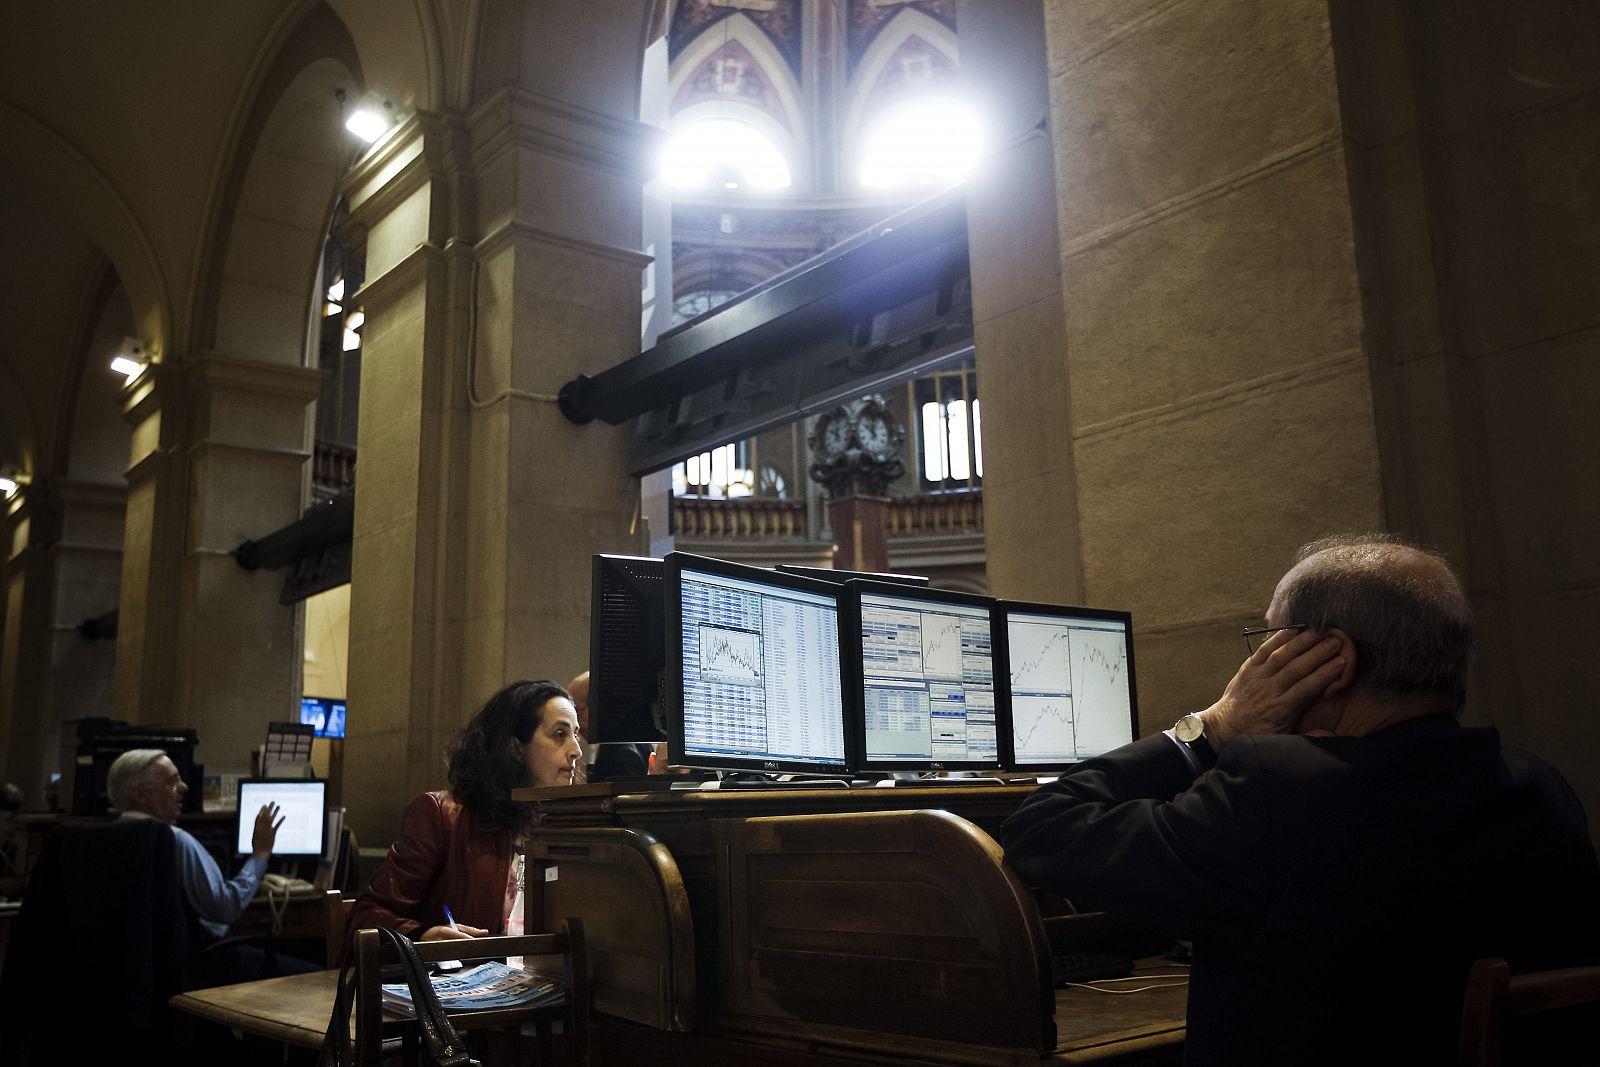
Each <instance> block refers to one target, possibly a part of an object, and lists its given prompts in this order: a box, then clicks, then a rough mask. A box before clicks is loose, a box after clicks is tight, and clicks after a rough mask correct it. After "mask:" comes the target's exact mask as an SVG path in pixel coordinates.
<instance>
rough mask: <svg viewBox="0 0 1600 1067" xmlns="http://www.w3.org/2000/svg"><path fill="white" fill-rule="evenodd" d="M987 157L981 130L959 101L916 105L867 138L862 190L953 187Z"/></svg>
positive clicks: (893, 113) (885, 120) (890, 116)
mask: <svg viewBox="0 0 1600 1067" xmlns="http://www.w3.org/2000/svg"><path fill="white" fill-rule="evenodd" d="M982 152H983V130H982V128H981V126H980V124H979V122H978V117H977V115H976V114H974V113H973V111H972V109H971V108H969V107H968V106H967V105H965V104H963V103H961V102H960V101H959V100H952V99H948V98H938V97H936V98H933V99H923V100H914V101H910V102H908V103H905V104H902V105H900V106H899V107H896V108H894V109H892V110H890V111H889V112H888V113H887V114H885V115H884V116H883V117H882V118H880V119H879V120H878V121H877V122H875V123H874V124H873V125H872V127H871V129H870V130H869V131H868V133H867V137H866V155H865V157H864V159H863V161H862V164H861V184H862V185H865V186H867V187H868V188H873V189H896V188H901V187H904V186H909V185H941V186H942V185H950V184H952V183H954V182H958V181H960V180H961V179H963V178H965V177H966V176H967V174H968V173H970V172H971V170H972V168H973V167H974V166H976V165H977V162H978V159H979V157H980V156H981V154H982Z"/></svg>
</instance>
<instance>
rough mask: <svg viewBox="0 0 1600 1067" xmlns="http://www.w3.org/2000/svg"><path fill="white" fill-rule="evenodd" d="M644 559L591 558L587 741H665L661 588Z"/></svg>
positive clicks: (651, 562) (660, 577) (658, 570)
mask: <svg viewBox="0 0 1600 1067" xmlns="http://www.w3.org/2000/svg"><path fill="white" fill-rule="evenodd" d="M665 574H666V567H665V565H664V564H662V562H661V561H660V560H659V559H655V558H652V557H650V556H616V555H597V556H595V557H594V572H593V587H592V594H593V595H592V598H591V600H590V606H589V730H588V736H587V737H585V738H584V740H586V741H592V742H594V743H596V744H615V743H619V742H620V743H627V742H641V741H665V740H666V739H667V733H666V727H665V719H664V717H663V715H662V707H661V702H662V699H663V692H662V690H663V686H664V683H663V681H662V676H661V671H662V665H663V662H664V660H665V657H666V645H667V636H666V622H665V617H664V615H663V612H662V586H663V581H664V576H665Z"/></svg>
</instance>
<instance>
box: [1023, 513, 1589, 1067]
mask: <svg viewBox="0 0 1600 1067" xmlns="http://www.w3.org/2000/svg"><path fill="white" fill-rule="evenodd" d="M1266 623H1267V625H1266V626H1265V627H1262V628H1258V629H1254V630H1250V631H1247V632H1246V633H1247V638H1249V637H1255V638H1258V639H1264V640H1262V641H1261V644H1260V645H1259V646H1257V645H1255V644H1254V643H1253V642H1252V643H1251V652H1250V655H1249V657H1248V658H1247V659H1246V660H1245V661H1244V663H1243V664H1242V665H1241V666H1240V667H1239V670H1238V672H1237V673H1236V674H1235V675H1234V677H1233V679H1232V681H1230V682H1229V683H1228V685H1227V687H1226V688H1225V689H1224V691H1223V693H1222V695H1221V697H1219V698H1218V699H1217V701H1216V702H1215V703H1213V704H1212V705H1211V706H1210V707H1208V708H1205V709H1204V710H1202V711H1198V712H1195V713H1191V714H1188V715H1185V716H1183V717H1182V718H1180V719H1179V720H1178V721H1177V722H1176V723H1174V724H1173V726H1172V728H1171V729H1169V730H1166V731H1163V732H1161V733H1158V734H1155V735H1152V736H1150V737H1146V738H1144V739H1142V740H1139V741H1135V742H1134V743H1133V744H1131V745H1127V746H1124V747H1123V748H1121V749H1118V750H1116V751H1115V752H1111V753H1108V754H1106V755H1105V756H1102V757H1100V758H1098V759H1094V760H1090V761H1087V762H1085V763H1083V764H1081V765H1080V766H1078V767H1076V768H1074V769H1073V770H1071V771H1070V772H1068V773H1066V774H1063V775H1062V776H1061V778H1060V779H1059V780H1058V781H1056V782H1054V783H1052V784H1050V785H1046V786H1043V787H1042V788H1040V789H1039V790H1038V791H1037V792H1036V793H1034V794H1033V795H1032V796H1030V797H1029V798H1028V799H1027V800H1025V801H1024V802H1023V804H1022V805H1021V806H1020V807H1019V808H1018V809H1017V811H1016V813H1015V814H1014V815H1012V817H1011V818H1010V819H1008V820H1007V821H1006V823H1005V825H1004V826H1003V827H1002V838H1003V841H1004V844H1005V848H1006V859H1007V861H1008V862H1009V863H1010V865H1011V866H1012V867H1013V868H1014V869H1015V870H1016V871H1017V872H1018V873H1019V874H1020V875H1021V876H1022V877H1023V878H1024V879H1025V880H1027V881H1029V882H1030V883H1032V884H1034V885H1037V886H1040V887H1043V888H1047V889H1049V890H1051V891H1053V892H1057V893H1061V894H1063V895H1065V896H1068V897H1070V898H1071V899H1072V900H1073V902H1074V903H1075V904H1076V905H1077V906H1078V907H1079V908H1081V909H1093V910H1104V911H1108V912H1114V913H1120V914H1123V915H1126V916H1129V917H1131V918H1134V919H1136V920H1138V921H1140V922H1142V923H1143V924H1145V925H1149V926H1152V927H1155V928H1157V929H1160V930H1162V931H1165V932H1168V933H1170V934H1171V935H1173V936H1175V937H1178V938H1181V939H1185V940H1190V941H1192V942H1193V961H1194V962H1193V969H1192V971H1191V974H1190V988H1189V1007H1188V1015H1187V1032H1186V1049H1185V1061H1186V1062H1187V1063H1191V1064H1201V1063H1228V1064H1251V1063H1263V1064H1266V1063H1272V1064H1280V1063H1295V1064H1316V1063H1349V1062H1367V1061H1370V1060H1372V1059H1373V1058H1378V1059H1382V1060H1383V1061H1385V1062H1396V1063H1402V1062H1403V1063H1435V1062H1453V1061H1454V1057H1455V1053H1456V1042H1457V1039H1458V1032H1459V1026H1460V1017H1461V999H1462V992H1463V989H1464V986H1465V980H1466V974H1467V971H1468V969H1469V968H1470V966H1471V963H1472V961H1473V960H1474V959H1477V958H1481V957H1486V956H1499V957H1502V958H1505V959H1506V960H1507V961H1508V962H1509V963H1510V965H1511V968H1512V972H1513V973H1518V972H1519V971H1525V970H1543V969H1548V968H1552V967H1562V966H1571V965H1577V964H1584V963H1593V962H1600V923H1597V922H1596V920H1595V918H1594V917H1593V913H1594V908H1593V902H1594V901H1595V900H1597V899H1600V865H1597V863H1596V860H1595V854H1594V850H1593V847H1592V845H1591V844H1590V841H1589V836H1588V829H1587V824H1586V822H1585V819H1584V814H1583V810H1582V808H1581V806H1580V805H1579V803H1578V801H1577V798H1576V797H1575V796H1574V795H1573V793H1572V790H1571V789H1570V788H1569V787H1568V786H1567V784H1566V782H1565V781H1564V780H1563V779H1562V778H1561V776H1560V775H1559V774H1557V773H1556V771H1555V770H1554V769H1552V768H1551V767H1549V766H1548V765H1547V764H1544V763H1543V762H1541V761H1540V760H1538V759H1536V758H1534V757H1532V756H1530V755H1528V754H1526V753H1521V752H1518V751H1515V750H1512V749H1509V748H1502V746H1501V744H1500V740H1499V736H1498V735H1497V733H1496V732H1495V731H1494V730H1493V729H1489V728H1468V727H1464V726H1462V725H1460V723H1459V722H1458V721H1457V716H1458V715H1459V713H1460V711H1461V708H1462V706H1463V705H1464V703H1465V698H1466V682H1467V670H1468V664H1469V660H1470V657H1471V651H1472V642H1473V624H1472V617H1471V612H1470V609H1469V607H1468V604H1467V599H1466V596H1465V594H1464V592H1463V590H1462V588H1461V585H1460V583H1459V582H1458V581H1457V580H1456V578H1455V576H1454V575H1453V574H1452V573H1451V572H1450V569H1449V567H1448V565H1447V564H1446V563H1445V562H1444V560H1443V559H1442V558H1440V557H1439V556H1437V555H1434V554H1432V553H1428V552H1424V551H1422V550H1420V549H1416V548H1413V547H1410V546H1407V545H1404V544H1402V543H1400V542H1398V541H1396V540H1395V539H1393V538H1390V537H1387V536H1381V535H1379V536H1363V537H1354V538H1338V539H1329V540H1326V541H1320V542H1316V543H1313V544H1311V545H1307V546H1306V547H1305V548H1303V549H1301V551H1300V553H1299V555H1298V556H1297V561H1296V563H1295V565H1294V566H1293V567H1291V568H1290V570H1289V572H1288V573H1287V574H1285V575H1284V577H1283V579H1282V580H1281V581H1280V582H1279V583H1278V587H1277V590H1276V592H1275V593H1274V595H1273V598H1272V602H1271V603H1270V605H1269V606H1268V608H1267V613H1266Z"/></svg>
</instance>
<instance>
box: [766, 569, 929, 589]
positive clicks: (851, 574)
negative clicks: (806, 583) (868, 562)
mask: <svg viewBox="0 0 1600 1067" xmlns="http://www.w3.org/2000/svg"><path fill="white" fill-rule="evenodd" d="M773 570H776V571H780V572H782V573H784V574H798V575H800V576H801V577H802V578H815V579H817V580H818V581H821V582H838V583H839V584H841V585H842V584H844V583H845V582H848V581H849V580H850V579H852V578H860V579H862V580H863V581H870V582H893V583H894V584H896V585H917V586H926V585H927V584H928V579H927V578H926V577H924V576H923V575H920V574H892V573H889V572H882V573H879V572H877V571H841V570H838V569H837V568H834V567H802V566H800V565H799V564H798V563H780V564H778V565H777V566H776V567H774V568H773Z"/></svg>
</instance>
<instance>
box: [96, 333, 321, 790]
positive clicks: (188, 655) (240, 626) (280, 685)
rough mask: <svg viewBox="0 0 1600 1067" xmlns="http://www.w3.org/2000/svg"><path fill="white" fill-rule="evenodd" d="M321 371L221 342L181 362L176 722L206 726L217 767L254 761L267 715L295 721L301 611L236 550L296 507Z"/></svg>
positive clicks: (206, 744) (207, 755)
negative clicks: (226, 349)
mask: <svg viewBox="0 0 1600 1067" xmlns="http://www.w3.org/2000/svg"><path fill="white" fill-rule="evenodd" d="M321 377H322V376H321V372H320V371H318V370H315V369H312V368H307V367H302V366H298V365H291V364H287V363H264V362H259V361H255V360H241V359H233V358H229V357H227V356H224V355H220V354H218V353H214V352H207V353H204V354H202V356H201V357H200V358H199V359H196V360H195V361H194V362H193V363H192V364H191V365H190V366H188V367H186V368H185V374H184V406H185V409H186V415H185V420H184V421H185V426H186V429H187V430H188V438H189V443H188V444H187V446H186V448H185V453H186V463H185V466H186V467H187V469H188V472H189V487H190V496H189V500H188V508H187V522H186V530H185V539H184V552H183V559H182V565H181V572H180V573H181V595H180V601H179V615H178V619H179V627H178V635H177V636H178V641H177V654H178V662H179V672H178V678H177V686H176V692H175V694H174V697H175V699H174V704H173V709H172V711H173V715H174V716H176V717H173V718H171V720H170V721H174V722H179V723H183V724H185V725H189V726H193V727H195V728H196V729H197V730H198V731H199V732H200V751H199V754H198V758H199V759H201V760H202V761H204V762H205V763H206V765H207V767H208V768H211V769H221V770H229V771H247V770H248V769H249V766H250V764H249V754H250V752H251V750H252V749H254V748H255V747H256V746H257V745H259V744H261V743H262V742H263V741H265V740H266V730H267V723H269V722H274V721H280V722H281V721H284V720H290V721H295V720H296V719H297V713H298V699H297V698H298V697H299V695H300V670H301V639H300V627H299V621H298V620H299V613H298V611H296V609H295V607H294V606H293V605H286V604H283V603H281V602H280V599H279V596H280V592H281V590H282V588H283V581H284V572H283V571H281V570H278V571H265V570H262V571H247V570H245V569H244V568H243V567H241V566H239V564H238V563H237V562H236V561H235V560H234V559H233V556H232V555H231V553H232V552H233V550H234V549H235V548H237V547H238V546H239V545H240V544H241V543H243V542H244V541H247V540H250V539H252V538H259V537H262V536H264V535H266V534H269V533H272V532H273V531H274V530H278V529H281V528H283V527H284V526H287V525H288V524H290V523H291V522H294V521H295V519H297V518H299V517H300V511H301V504H302V502H303V499H304V491H303V475H304V471H305V465H306V461H307V459H309V457H310V452H309V451H308V450H307V448H306V408H307V406H308V405H309V404H310V403H311V401H313V400H314V399H316V396H317V393H318V389H319V386H320V383H321ZM119 622H120V620H119Z"/></svg>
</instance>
